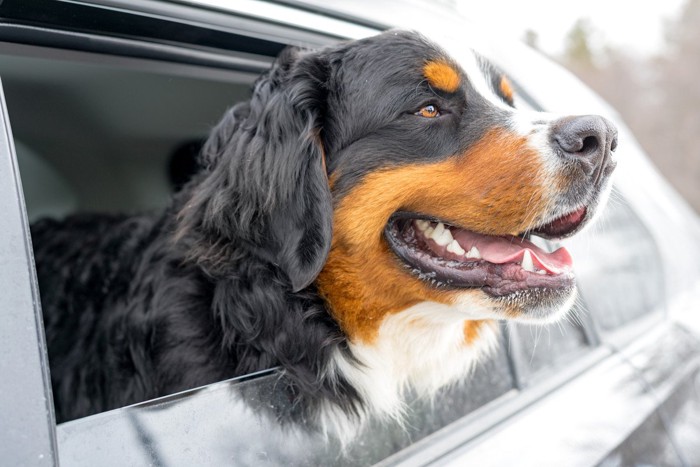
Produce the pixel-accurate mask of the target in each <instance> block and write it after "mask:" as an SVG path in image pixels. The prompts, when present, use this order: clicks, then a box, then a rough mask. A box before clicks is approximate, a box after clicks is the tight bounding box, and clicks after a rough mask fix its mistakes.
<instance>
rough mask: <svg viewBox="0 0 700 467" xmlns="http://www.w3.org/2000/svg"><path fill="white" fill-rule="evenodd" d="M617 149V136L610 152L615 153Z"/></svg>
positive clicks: (611, 144)
mask: <svg viewBox="0 0 700 467" xmlns="http://www.w3.org/2000/svg"><path fill="white" fill-rule="evenodd" d="M615 149H617V136H615V137H614V138H613V140H612V143H610V152H614V151H615Z"/></svg>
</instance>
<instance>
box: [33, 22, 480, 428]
mask: <svg viewBox="0 0 700 467" xmlns="http://www.w3.org/2000/svg"><path fill="white" fill-rule="evenodd" d="M438 56H442V53H441V52H440V51H439V50H437V49H435V48H434V47H433V46H431V45H429V44H428V43H426V42H425V41H423V40H422V39H420V38H418V37H416V35H414V34H410V33H388V34H384V35H382V36H378V37H375V38H371V39H367V40H363V41H356V42H351V43H347V44H342V45H339V46H336V47H333V48H329V49H326V50H322V51H318V52H299V51H296V50H288V51H286V52H285V53H283V55H282V56H281V57H280V58H279V59H278V61H277V62H276V64H275V65H274V66H273V68H272V69H271V70H270V72H269V73H267V74H266V75H264V76H263V77H261V79H259V80H258V82H257V83H256V85H255V88H254V92H253V97H252V99H251V100H250V101H249V102H246V103H242V104H239V105H237V106H235V107H233V108H232V109H231V110H230V111H229V112H228V113H227V114H226V115H225V116H224V118H223V120H222V121H221V123H220V124H219V125H218V126H217V127H216V128H215V129H214V131H213V132H212V134H211V136H210V137H209V139H208V140H207V142H206V143H205V145H204V148H203V151H202V154H201V160H200V166H201V167H202V168H201V172H200V173H199V174H198V175H196V176H195V178H194V179H193V180H192V181H191V182H190V183H188V184H187V185H186V186H185V187H183V188H182V190H181V191H180V192H179V193H178V194H177V195H176V196H175V198H174V199H173V202H172V204H171V205H170V206H169V207H168V209H167V210H165V212H163V213H160V214H159V215H157V216H154V215H142V216H135V217H124V216H104V215H80V216H73V217H70V218H68V219H66V220H65V221H62V222H57V221H51V220H44V221H41V222H38V223H37V224H36V225H34V226H33V228H32V236H33V242H34V246H35V257H36V262H37V271H38V275H39V281H40V288H41V293H42V305H43V310H44V322H45V325H46V334H47V340H48V346H49V357H50V363H51V377H52V383H53V391H54V393H53V394H54V401H55V405H56V411H57V418H58V420H59V421H65V420H69V419H73V418H76V417H82V416H85V415H88V414H92V413H95V412H99V411H103V410H107V409H111V408H115V407H119V406H123V405H126V404H131V403H134V402H138V401H142V400H146V399H150V398H153V397H156V396H160V395H164V394H168V393H172V392H175V391H179V390H183V389H187V388H192V387H195V386H199V385H203V384H207V383H211V382H214V381H219V380H222V379H225V378H228V377H231V376H235V375H242V374H246V373H250V372H254V371H257V370H261V369H266V368H270V367H273V366H281V368H282V369H283V370H284V372H285V373H286V375H287V377H288V380H289V381H290V387H289V390H290V392H291V394H292V395H293V397H295V398H296V400H297V401H299V402H300V404H299V406H301V407H305V408H308V409H309V410H313V408H314V407H315V405H316V404H317V403H319V402H321V401H331V402H333V403H335V404H337V405H339V406H340V407H341V408H342V409H343V410H344V411H345V412H347V413H353V412H356V411H359V410H361V408H362V401H361V399H360V396H359V395H358V392H357V391H356V389H355V388H353V387H352V386H351V385H350V384H349V383H348V382H347V381H346V380H344V379H343V377H342V375H337V374H332V372H329V371H328V368H329V359H330V358H331V355H332V353H333V352H336V351H338V350H340V351H347V350H345V349H346V347H345V346H346V340H345V337H344V336H343V334H342V332H341V330H340V329H339V327H338V324H337V323H336V322H335V321H334V320H333V319H332V318H331V316H330V314H329V312H328V310H327V306H326V304H325V303H324V301H323V299H322V298H321V297H319V295H318V294H317V292H316V289H315V286H314V284H313V281H314V279H315V278H316V276H317V275H318V273H319V271H320V270H321V268H322V267H323V264H324V261H325V259H326V256H327V254H328V251H329V248H330V242H331V234H332V211H333V204H332V203H333V199H335V200H337V199H339V198H340V197H341V196H342V195H343V192H344V191H345V189H346V188H347V187H349V186H351V185H352V184H353V183H355V182H356V181H357V180H359V179H360V178H361V177H362V176H363V175H364V174H366V173H368V172H369V171H371V170H375V169H377V168H379V167H381V166H382V165H393V164H398V163H401V162H402V161H406V160H408V161H413V162H415V161H420V160H424V159H428V160H429V159H432V158H441V157H447V156H448V155H450V154H454V153H456V152H457V151H458V150H459V149H460V148H461V147H464V146H465V145H467V144H469V143H470V141H472V140H473V139H475V138H477V137H478V136H479V135H481V134H482V133H483V132H484V129H485V128H486V127H487V124H488V125H492V124H493V121H488V122H484V121H483V120H480V119H478V118H471V117H469V115H468V114H470V113H471V112H473V113H478V112H480V106H482V107H483V106H484V105H486V104H485V103H484V102H482V101H483V98H480V97H479V96H478V94H477V93H475V92H472V91H470V90H469V88H468V87H465V92H464V93H458V94H455V95H442V94H440V93H438V92H436V91H435V90H432V89H430V87H429V86H428V85H427V84H426V83H425V81H424V79H423V78H422V74H421V67H422V66H423V63H424V62H425V60H428V59H431V58H435V57H438ZM464 96H466V99H467V100H470V105H469V106H466V107H465V105H464V101H465V97H464ZM429 101H430V102H435V101H437V102H439V104H440V106H441V107H442V108H443V109H445V110H446V111H447V110H449V113H448V112H446V113H445V117H444V118H440V119H436V121H433V122H429V123H426V122H425V121H418V120H417V119H415V118H414V117H413V114H414V112H415V111H416V110H418V109H420V107H421V106H422V105H425V103H426V102H429ZM458 127H459V128H460V131H459V132H456V131H455V129H456V128H458ZM456 134H459V135H461V137H460V138H461V139H460V138H456V137H455V135H456ZM324 151H325V156H324ZM324 157H326V158H327V160H326V161H325V162H324ZM326 166H327V167H328V171H329V173H335V174H339V175H338V176H337V178H336V185H335V187H336V188H335V189H334V193H333V195H332V194H331V190H330V188H329V181H328V178H327V177H328V174H327V173H326V171H325V170H324V168H325V167H326Z"/></svg>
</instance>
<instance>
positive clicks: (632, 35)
mask: <svg viewBox="0 0 700 467" xmlns="http://www.w3.org/2000/svg"><path fill="white" fill-rule="evenodd" d="M445 3H447V4H450V5H451V6H453V7H454V8H455V9H456V10H458V11H459V12H460V13H461V14H462V15H464V16H465V17H467V18H470V19H471V20H473V21H474V20H476V21H478V19H479V18H484V19H485V20H488V24H493V25H494V29H495V32H497V33H498V34H502V35H504V36H511V37H516V38H518V39H520V40H522V41H524V42H526V43H527V44H529V45H530V46H531V47H533V48H536V49H538V50H540V51H541V52H543V53H545V54H546V55H548V56H550V57H551V58H552V59H554V60H556V61H557V62H559V63H561V64H562V65H564V66H565V67H567V68H568V69H569V70H571V71H572V72H573V73H574V74H576V75H577V76H578V77H579V78H580V79H581V80H583V81H584V82H585V83H586V84H588V85H589V86H590V87H592V88H593V89H594V90H595V91H597V92H598V93H599V94H600V95H601V96H602V97H603V98H605V99H606V100H607V101H608V102H609V103H610V104H611V105H612V106H613V107H615V108H616V109H617V111H618V112H619V113H620V114H621V116H622V118H623V120H624V121H625V122H626V123H627V124H628V125H629V127H630V128H631V129H632V131H633V132H634V134H635V135H636V137H637V139H638V140H639V142H640V143H641V144H642V146H643V147H644V149H645V150H646V151H647V153H648V154H649V156H650V157H651V159H652V161H653V162H654V164H656V166H657V167H658V168H659V170H660V171H661V172H662V173H663V174H664V175H665V176H666V178H667V179H668V180H669V181H670V182H671V183H672V184H673V185H674V186H675V187H676V189H677V190H678V191H679V192H680V193H681V194H682V195H683V196H684V197H685V198H686V199H687V200H688V202H689V203H690V204H691V205H692V206H693V208H694V209H695V211H696V212H700V151H699V150H698V147H699V146H700V0H663V1H654V2H634V1H632V0H587V1H586V2H576V3H574V2H561V1H556V0H530V1H527V2H522V1H519V0H500V1H498V2H483V1H479V0H445ZM621 144H624V142H621Z"/></svg>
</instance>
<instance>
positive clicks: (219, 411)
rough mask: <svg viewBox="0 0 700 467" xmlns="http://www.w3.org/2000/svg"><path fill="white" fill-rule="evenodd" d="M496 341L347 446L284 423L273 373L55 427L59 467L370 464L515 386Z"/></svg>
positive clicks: (284, 402) (285, 402)
mask: <svg viewBox="0 0 700 467" xmlns="http://www.w3.org/2000/svg"><path fill="white" fill-rule="evenodd" d="M504 349H505V346H504V345H499V346H498V348H497V349H496V351H495V352H494V353H493V354H492V355H491V358H489V359H488V360H485V361H484V364H483V365H479V366H478V367H477V369H476V370H475V373H474V375H473V377H471V378H469V379H468V380H467V381H466V382H465V383H464V384H460V385H456V386H454V387H452V388H448V389H446V390H444V391H443V392H442V394H440V395H439V396H438V397H437V398H436V399H435V401H439V403H431V402H430V401H423V400H415V401H413V402H412V403H411V404H410V409H409V411H408V412H407V418H406V423H405V424H403V425H399V424H397V423H395V422H386V421H382V422H379V421H376V420H373V421H371V423H370V424H369V425H368V427H367V429H366V430H364V432H362V433H361V435H360V436H359V437H358V438H357V439H356V440H355V441H353V442H352V443H351V444H350V445H349V446H347V447H346V449H344V450H343V449H341V447H340V445H339V444H338V442H337V441H335V440H332V439H330V440H329V439H326V438H324V437H323V436H320V435H318V434H309V433H307V432H305V431H304V430H303V427H301V428H299V426H298V425H294V424H285V423H280V421H279V420H278V419H277V418H276V415H274V414H279V413H285V412H288V411H289V409H290V407H289V399H288V398H287V397H286V395H285V394H284V393H282V392H281V388H283V387H284V383H283V379H282V378H283V377H282V376H280V375H279V374H278V373H276V372H273V373H272V374H269V375H266V376H260V377H255V378H250V379H248V380H245V381H228V382H222V383H217V384H213V385H210V386H208V387H206V388H204V389H201V390H194V391H189V392H188V393H186V395H180V396H169V397H165V398H162V399H159V400H155V401H151V402H147V403H144V404H141V405H138V406H133V407H127V408H124V409H118V410H113V411H111V412H105V413H102V414H98V415H95V416H92V417H86V418H83V419H79V420H76V421H72V422H68V423H64V424H62V425H59V427H58V440H59V453H60V456H61V459H60V460H61V463H63V464H65V465H75V466H80V465H85V466H93V465H143V464H147V463H150V464H151V465H154V466H158V465H230V464H237V465H368V464H372V463H375V462H378V461H380V460H381V459H384V458H385V457H387V456H389V455H391V454H393V453H395V452H397V451H399V450H400V449H403V448H405V447H407V446H409V445H410V444H412V443H414V442H416V441H417V440H419V439H421V438H423V437H424V436H426V435H428V434H430V433H432V432H434V431H436V430H438V429H440V428H442V427H443V426H445V425H447V424H449V423H452V422H453V421H455V420H457V419H459V418H461V417H463V416H464V415H466V414H467V413H469V412H471V411H472V410H474V409H475V408H477V407H479V406H481V405H483V404H485V403H486V402H489V401H491V400H494V399H496V398H498V397H499V396H500V395H502V394H504V393H506V392H507V391H509V390H510V389H512V388H513V379H512V377H511V374H510V371H509V365H508V362H507V357H506V354H505V351H504Z"/></svg>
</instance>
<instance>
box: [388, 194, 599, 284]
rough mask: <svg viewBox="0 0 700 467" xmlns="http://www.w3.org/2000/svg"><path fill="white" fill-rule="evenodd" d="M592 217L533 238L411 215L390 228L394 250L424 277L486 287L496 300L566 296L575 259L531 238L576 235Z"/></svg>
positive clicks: (560, 222)
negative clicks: (541, 293)
mask: <svg viewBox="0 0 700 467" xmlns="http://www.w3.org/2000/svg"><path fill="white" fill-rule="evenodd" d="M586 217H587V211H586V208H585V207H584V208H580V209H578V210H576V211H573V212H571V213H568V214H566V215H564V216H562V217H559V218H557V219H554V220H553V221H550V222H548V223H546V224H543V225H541V226H538V227H536V228H534V229H533V230H532V231H531V232H529V233H528V234H526V235H525V234H523V235H518V236H512V235H504V236H496V235H484V234H480V233H477V232H472V231H470V230H466V229H462V228H460V227H457V226H453V225H450V224H448V223H446V222H442V221H441V220H439V219H435V218H429V217H426V216H422V215H418V214H411V213H405V212H397V213H395V214H394V215H393V216H392V217H391V219H390V220H389V222H388V224H387V226H386V228H385V236H386V238H387V241H388V243H389V246H390V247H391V249H392V250H393V251H394V252H395V253H396V254H397V255H398V256H399V258H401V259H402V260H403V261H404V262H405V263H406V265H407V266H409V267H410V268H411V269H412V271H413V272H414V273H415V274H417V275H418V276H419V277H420V278H422V279H424V280H426V281H429V282H431V283H433V284H434V285H437V286H446V287H458V288H467V287H468V288H480V289H481V290H483V291H484V292H486V293H487V294H489V295H491V296H493V297H504V296H507V295H511V294H516V293H518V292H523V291H531V290H539V291H551V292H561V291H564V290H570V289H571V288H572V287H573V286H574V275H573V264H572V260H571V255H569V252H568V251H567V250H566V249H565V248H559V249H557V250H555V251H553V252H549V251H546V250H545V249H543V248H541V247H539V246H537V245H535V244H534V243H533V242H532V241H531V236H532V235H536V236H538V237H543V238H548V239H557V238H563V237H566V236H568V235H571V234H572V233H574V232H576V231H577V230H578V229H579V227H580V226H581V225H582V224H583V222H584V220H585V219H586Z"/></svg>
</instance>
